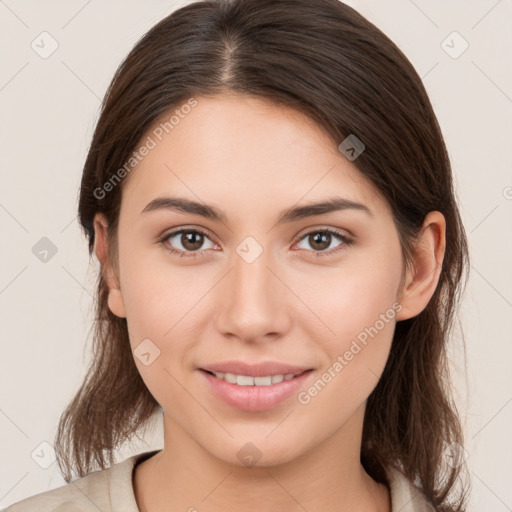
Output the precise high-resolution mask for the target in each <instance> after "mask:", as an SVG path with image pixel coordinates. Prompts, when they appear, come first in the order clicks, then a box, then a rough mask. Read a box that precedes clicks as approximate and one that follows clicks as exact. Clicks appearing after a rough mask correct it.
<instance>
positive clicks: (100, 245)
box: [94, 213, 126, 318]
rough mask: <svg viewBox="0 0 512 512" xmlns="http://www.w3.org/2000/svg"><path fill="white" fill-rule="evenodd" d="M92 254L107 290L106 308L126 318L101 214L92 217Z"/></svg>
mask: <svg viewBox="0 0 512 512" xmlns="http://www.w3.org/2000/svg"><path fill="white" fill-rule="evenodd" d="M94 252H95V254H96V257H97V258H98V261H99V262H100V265H101V271H102V273H103V277H104V279H105V282H106V284H107V287H108V290H109V292H108V307H109V309H110V311H112V313H113V314H114V315H116V316H118V317H120V318H126V312H125V307H124V302H123V296H122V293H121V287H120V284H119V278H118V276H117V275H116V273H115V271H114V269H113V268H112V265H111V262H110V258H109V246H108V223H107V220H106V218H105V216H104V215H103V214H101V213H97V214H96V215H95V216H94Z"/></svg>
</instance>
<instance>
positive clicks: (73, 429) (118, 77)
mask: <svg viewBox="0 0 512 512" xmlns="http://www.w3.org/2000/svg"><path fill="white" fill-rule="evenodd" d="M224 92H235V93H240V94H249V95H253V96H256V97H260V98H264V99H266V100H268V101H270V102H273V103H274V104H276V105H284V106H288V107H292V108H294V109H296V110H298V111H300V112H302V113H305V114H306V115H307V116H309V117H310V118H311V119H312V120H314V121H315V122H316V123H317V124H318V125H319V126H320V127H322V128H323V129H324V130H325V131H326V133H328V134H329V135H330V136H331V137H332V139H333V140H334V141H337V143H338V144H339V143H340V142H341V141H343V140H344V139H345V138H346V137H347V136H349V135H350V134H356V135H357V137H358V138H359V139H361V140H362V141H364V144H365V146H366V150H365V151H364V152H363V153H362V154H361V155H360V156H359V157H358V158H357V161H355V162H354V164H355V165H356V167H357V168H358V170H359V171H360V172H361V173H363V174H364V175H365V176H366V177H367V178H369V179H370V180H371V182H372V183H373V184H374V185H375V187H376V188H377V189H378V190H379V192H380V193H381V194H382V195H383V197H385V199H386V200H387V202H388V203H389V205H390V207H391V209H392V214H393V219H394V222H395V225H396V227H397V231H398V234H399V237H400V245H401V249H402V255H403V258H404V261H405V262H406V264H408V263H410V262H411V261H412V260H411V255H412V248H413V243H414V241H415V239H416V238H415V237H417V235H418V233H419V230H420V228H421V226H422V222H423V220H424V218H425V216H426V214H427V213H428V212H430V211H433V210H437V211H440V212H441V213H442V214H443V215H444V217H445V219H446V249H445V256H444V260H443V263H442V271H441V274H440V278H439V281H438V285H437V288H436V290H435V292H434V294H433V296H432V298H431V300H430V301H429V303H428V305H427V306H426V307H425V309H424V310H423V311H422V312H421V313H420V314H418V315H417V316H415V317H414V318H410V319H408V320H404V321H400V322H398V323H397V325H396V329H395V333H394V338H393V342H392V346H391V352H390V356H389V359H388V361H387V365H386V367H385V369H384V372H383V374H382V377H381V379H380V380H379V382H378V384H377V386H376V388H375V389H374V391H373V392H372V393H371V395H370V396H369V398H368V401H367V407H366V414H365V418H364V426H363V439H362V448H361V462H362V464H363V466H364V467H365V469H366V471H367V472H368V473H369V474H370V476H372V477H373V478H374V479H375V480H377V481H379V482H387V479H386V471H387V469H388V468H391V467H394V468H399V469H400V470H401V471H402V473H403V474H404V475H406V477H407V478H408V479H409V480H410V481H411V482H414V483H417V484H418V485H419V486H420V487H421V488H422V489H423V492H424V494H425V496H426V498H427V499H428V500H429V502H430V503H431V504H432V506H433V507H435V510H445V511H460V510H464V506H465V505H464V500H465V490H464V488H462V489H460V490H458V485H456V484H458V483H460V475H461V474H462V470H463V469H464V468H465V466H464V464H463V463H462V464H450V463H449V460H448V457H446V450H447V449H453V447H462V446H463V439H462V437H463V436H462V427H461V423H460V419H459V416H458V413H457V410H456V407H455V404H454V401H453V399H452V396H451V387H450V381H449V375H448V364H447V355H446V347H447V343H448V341H449V334H450V332H451V328H452V324H453V318H454V314H455V313H456V310H457V306H458V301H459V299H460V294H461V293H462V289H463V287H464V286H465V284H466V280H467V275H466V271H467V269H468V266H469V264H468V263H469V255H468V247H467V239H466V235H465V232H464V228H463V225H462V222H461V218H460V214H459V211H458V207H457V203H456V195H455V191H454V187H453V182H452V171H451V166H450V161H449V157H448V154H447V151H446V147H445V144H444V141H443V137H442V134H441V131H440V128H439V125H438V122H437V119H436V116H435V114H434V111H433V108H432V105H431V103H430V101H429V98H428V96H427V93H426V91H425V88H424V86H423V84H422V82H421V79H420V77H419V76H418V74H417V73H416V71H415V70H414V68H413V66H412V64H411V63H410V62H409V60H408V59H407V58H406V57H405V56H404V54H403V53H402V52H401V51H400V50H399V49H398V48H397V46H396V45H395V44H394V43H393V42H392V41H391V40H390V39H389V38H388V37H387V36H385V35H384V34H383V33H382V32H381V31H380V30H379V29H378V28H377V27H375V26H374V25H373V24H372V23H370V22H369V21H368V20H366V19H365V18H364V17H363V16H361V15H360V14H358V13H357V12H356V11H355V10H353V9H352V8H350V7H348V6H346V5H344V4H343V3H341V2H339V1H338V0H314V1H311V0H211V1H200V2H194V3H191V4H189V5H186V6H185V7H182V8H180V9H179V10H176V11H175V12H173V13H172V14H171V15H169V16H167V17H166V18H164V19H163V20H161V21H160V22H159V23H158V24H156V25H155V26H154V27H153V28H152V29H151V30H149V32H147V33H146V34H145V35H144V36H143V37H142V38H141V39H140V40H139V41H138V42H137V44H136V45H135V47H134V48H133V50H132V51H131V52H130V53H129V55H128V56H127V57H126V59H125V60H124V61H123V63H122V64H121V65H120V67H119V68H118V70H117V71H116V73H115V76H114V78H113V80H112V82H111V84H110V86H109V88H108V90H107V93H106V95H105V98H104V101H103V104H102V109H101V115H100V117H99V120H98V123H97V125H96V129H95V132H94V135H93V139H92V142H91V145H90V149H89V152H88V155H87V158H86V162H85V165H84V169H83V175H82V182H81V188H80V198H79V209H78V210H79V211H78V213H79V220H80V223H81V225H82V228H83V230H84V233H85V235H86V237H87V238H88V242H89V247H88V248H89V255H90V256H92V253H93V249H94V228H93V219H94V216H95V214H96V213H98V212H101V213H103V214H104V215H105V216H106V218H107V220H108V223H109V228H108V237H109V242H110V243H109V247H110V248H111V253H110V254H109V258H110V259H109V261H111V262H112V264H113V265H114V267H115V264H116V261H117V255H116V245H117V243H116V241H117V226H118V218H119V211H120V204H121V193H122V183H120V184H119V185H118V186H116V182H115V180H116V179H117V181H119V177H120V176H124V175H125V174H126V172H125V173H124V174H123V173H120V170H121V169H123V168H124V169H125V171H126V162H127V161H129V159H130V156H131V155H132V154H133V152H134V150H136V148H137V145H138V144H140V141H141V140H142V138H143V137H144V136H145V135H147V133H148V130H149V129H150V128H151V127H152V126H153V123H155V121H156V120H157V119H159V118H161V116H162V115H163V114H166V113H169V112H171V111H172V110H173V109H176V108H178V107H180V105H185V104H187V102H190V98H198V97H200V96H205V95H215V94H222V93H224ZM106 183H110V184H111V186H110V187H108V193H106V190H107V187H106V186H105V184H106ZM107 296H108V289H107V285H106V281H105V279H104V276H103V273H101V272H100V273H99V275H98V281H97V290H96V296H95V298H96V302H95V321H94V326H93V358H92V361H91V362H90V365H89V367H88V371H87V374H86V377H85V379H84V382H83V383H82V385H81V387H80V388H79V390H78V392H77V393H76V395H75V397H74V398H73V399H72V401H71V402H70V404H69V405H68V407H67V408H66V410H65V411H64V412H63V414H62V417H61V419H60V423H59V427H58V432H57V435H56V442H55V448H56V453H57V458H58V463H59V466H60V468H61V471H62V473H63V475H64V478H65V479H66V481H68V482H69V481H71V479H72V471H75V472H76V474H77V475H78V476H79V477H81V476H84V475H85V474H87V473H88V472H90V471H91V470H93V469H98V468H100V469H105V468H106V467H108V466H110V465H111V464H112V463H113V461H114V457H113V453H114V450H116V449H118V448H119V447H121V446H122V445H123V444H124V443H125V442H126V441H128V440H130V439H131V438H132V436H133V435H134V434H136V433H137V432H140V429H141V428H143V427H145V426H146V425H147V423H148V420H149V419H150V418H151V416H152V415H153V414H154V413H156V412H158V409H159V407H160V406H159V404H158V403H157V402H156V400H155V399H154V398H153V396H152V395H151V393H150V392H149V390H148V389H147V388H146V386H145V384H144V382H143V380H142V378H141V377H140V375H139V372H138V370H137V367H136V365H135V363H134V360H133V356H132V353H131V349H130V343H129V338H128V330H127V324H126V319H124V318H118V317H116V316H115V315H113V314H112V313H111V312H110V310H109V308H108V305H107Z"/></svg>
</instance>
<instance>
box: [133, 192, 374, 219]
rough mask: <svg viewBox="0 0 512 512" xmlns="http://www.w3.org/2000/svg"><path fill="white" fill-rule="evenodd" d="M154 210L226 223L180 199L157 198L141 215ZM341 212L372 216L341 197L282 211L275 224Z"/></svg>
mask: <svg viewBox="0 0 512 512" xmlns="http://www.w3.org/2000/svg"><path fill="white" fill-rule="evenodd" d="M156 210H172V211H178V212H182V213H191V214H194V215H200V216H202V217H205V218H207V219H212V220H215V221H219V222H222V223H226V221H227V219H226V216H225V215H224V213H223V212H222V211H221V210H219V209H218V208H216V207H215V206H212V205H208V204H205V203H199V202H197V201H192V200H190V199H185V198H182V197H157V198H156V199H153V200H152V201H150V202H149V203H148V204H147V205H146V207H145V208H144V209H143V210H142V212H141V214H143V213H146V212H152V211H156ZM341 210H357V211H361V212H364V213H366V214H368V215H369V216H373V214H372V212H371V210H370V209H369V208H368V207H367V206H366V205H364V204H362V203H357V202H355V201H351V200H350V199H345V198H343V197H331V198H328V199H326V200H324V201H322V202H319V203H311V204H306V205H303V206H295V207H292V208H289V209H287V210H284V211H283V212H282V213H281V214H280V216H279V219H278V221H277V223H278V224H282V223H288V222H293V221H297V220H300V219H305V218H307V217H313V216H315V215H322V214H325V213H331V212H336V211H341Z"/></svg>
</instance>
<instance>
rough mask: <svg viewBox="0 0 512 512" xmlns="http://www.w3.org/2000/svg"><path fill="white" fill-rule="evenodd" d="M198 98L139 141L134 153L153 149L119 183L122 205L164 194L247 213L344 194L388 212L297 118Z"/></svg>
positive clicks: (316, 131)
mask: <svg viewBox="0 0 512 512" xmlns="http://www.w3.org/2000/svg"><path fill="white" fill-rule="evenodd" d="M195 100H196V102H197V103H196V105H195V106H194V107H193V108H190V109H183V110H180V107H179V106H177V107H175V108H173V109H171V111H170V112H167V113H166V114H165V115H163V116H161V117H160V118H159V119H158V120H157V121H156V122H155V123H154V124H153V126H152V127H151V128H150V129H149V130H148V131H147V133H146V134H145V135H144V136H143V137H142V138H141V142H140V144H139V147H140V146H141V144H144V143H149V144H147V145H150V146H151V149H150V150H149V151H147V152H146V153H147V154H146V156H144V157H143V158H141V159H140V162H139V163H138V164H137V165H136V167H135V168H134V170H133V171H132V173H131V175H130V176H129V179H128V180H127V182H126V183H124V184H123V202H126V201H128V202H130V203H132V204H135V206H136V207H139V206H141V207H142V208H143V207H144V205H145V204H147V203H148V202H149V201H150V200H152V199H154V198H155V197H156V196H157V195H160V196H162V195H165V194H166V193H167V194H169V195H178V194H179V195H181V196H187V197H190V198H194V199H195V200H199V201H201V200H204V201H206V202H209V203H211V202H214V203H218V204H219V205H222V204H225V203H229V204H231V205H232V206H233V207H236V208H241V209H242V210H245V212H249V211H250V210H251V209H252V208H255V209H258V210H259V211H261V208H271V209H275V206H274V205H276V204H277V203H279V205H280V208H281V206H282V205H290V204H294V203H297V202H299V201H301V200H303V201H304V202H310V201H313V200H317V199H324V198H325V197H326V196H327V195H330V196H332V195H341V196H343V197H346V198H347V199H350V200H353V201H358V202H364V203H365V204H368V205H373V206H374V209H379V208H386V205H385V204H383V199H382V198H381V197H378V196H379V194H378V191H377V190H376V189H375V187H374V186H373V185H372V184H371V182H370V181H369V180H367V179H366V178H365V176H364V175H363V174H362V173H361V172H360V171H359V170H358V169H357V168H356V167H355V165H354V164H353V163H351V162H349V161H348V160H347V159H346V158H345V157H344V156H343V155H341V153H340V152H339V150H338V144H337V143H336V142H335V141H334V140H332V138H331V137H330V136H329V134H327V133H326V132H325V131H324V130H323V129H322V128H321V127H320V126H319V125H318V124H316V123H315V122H314V121H312V120H311V119H310V118H308V117H307V116H305V115H304V114H302V113H301V112H298V111H296V110H293V109H291V108H289V107H284V106H281V105H276V104H274V103H270V102H269V101H266V100H264V99H262V98H257V97H254V96H247V95H218V96H213V97H203V96H198V97H196V98H195ZM176 110H178V111H179V112H177V113H176ZM185 112H187V113H185ZM173 113H176V114H178V115H174V116H173ZM171 117H173V119H171ZM220 207H221V208H222V206H220ZM139 211H140V210H139Z"/></svg>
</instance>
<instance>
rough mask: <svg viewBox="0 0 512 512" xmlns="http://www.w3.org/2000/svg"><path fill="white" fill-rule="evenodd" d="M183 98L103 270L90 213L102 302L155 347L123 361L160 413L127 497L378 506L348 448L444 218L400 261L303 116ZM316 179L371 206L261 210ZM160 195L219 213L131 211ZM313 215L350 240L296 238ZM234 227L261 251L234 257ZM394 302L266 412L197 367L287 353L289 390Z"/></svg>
mask: <svg viewBox="0 0 512 512" xmlns="http://www.w3.org/2000/svg"><path fill="white" fill-rule="evenodd" d="M196 99H197V100H198V105H197V106H196V107H195V108H194V109H193V110H192V111H191V113H190V114H188V115H187V116H185V117H184V119H181V120H180V123H179V125H177V126H176V127H175V128H174V129H173V130H172V132H170V133H169V134H168V135H167V136H166V137H165V138H164V139H163V140H162V141H161V142H159V143H158V145H157V146H156V147H155V148H154V149H152V150H151V151H150V152H149V154H148V155H147V156H146V157H145V158H144V159H143V160H142V161H141V162H140V163H139V164H138V165H137V167H136V168H135V170H134V171H132V173H131V174H130V175H129V177H128V178H127V179H126V181H125V182H124V183H123V193H122V203H121V211H120V218H119V231H118V260H116V261H115V263H114V265H113V266H111V265H109V263H108V261H109V260H108V258H107V255H108V251H109V247H108V241H107V236H106V234H107V223H106V220H105V218H104V217H103V216H102V215H101V214H98V215H97V216H96V218H95V230H96V242H95V251H96V255H97V257H98V259H99V261H100V263H101V265H102V267H103V269H104V272H105V275H106V278H107V282H108V285H109V290H110V293H109V308H110V309H111V311H112V312H113V313H114V314H115V315H117V316H119V317H125V318H126V319H127V324H128V330H129V335H130V343H131V346H132V349H135V348H136V347H137V346H138V345H139V344H140V343H141V342H142V340H144V339H147V338H149V339H150V340H151V341H152V342H153V343H154V344H155V345H156V346H157V347H158V348H159V350H160V356H159V357H157V358H156V359H155V360H154V361H153V362H152V363H151V364H150V365H148V366H145V365H144V364H142V363H141V361H139V359H138V358H137V357H135V358H134V360H135V363H136V364H137V368H138V370H139V372H140V374H141V376H142V378H143V380H144V382H145V383H146V385H147V387H148V389H149V390H150V392H151V393H152V394H153V396H154V397H155V399H156V400H157V401H158V402H159V403H160V405H161V406H162V408H163V410H164V449H163V451H162V452H160V453H159V454H157V455H155V456H153V457H151V458H150V459H148V460H146V461H144V462H143V463H141V464H140V465H138V466H137V467H136V471H135V475H134V489H135V496H136V499H137V502H138V505H139V508H140V509H141V511H145V512H160V511H164V510H165V511H168V510H183V511H186V510H194V509H193V508H192V507H195V509H196V510H199V511H201V512H208V511H218V510H223V511H227V512H229V511H232V510H233V511H234V510H237V511H239V510H245V511H253V510H254V511H258V512H267V511H268V512H270V511H272V512H274V511H275V510H280V511H285V512H292V511H301V512H302V511H303V510H307V511H309V512H316V511H332V512H334V511H339V510H340V509H341V508H340V507H342V509H343V510H351V511H355V512H357V511H365V512H368V511H382V512H384V511H389V510H391V502H390V494H389V490H388V488H387V487H386V486H384V485H382V484H378V483H377V482H375V481H374V480H373V479H372V478H371V477H370V476H369V475H368V474H367V473H366V472H365V470H364V468H363V467H362V465H361V463H360V459H359V454H360V449H361V437H362V428H363V417H364V411H365V406H366V400H367V398H368V396H369V395H370V393H371V392H372V390H373V389H374V388H375V386H376V384H377V382H378V378H379V377H380V375H381V373H382V371H383V369H384V366H385V364H386V361H387V358H388V355H389V351H390V347H391V341H392V337H393V332H394V327H395V323H396V321H399V320H404V319H407V318H411V317H413V316H416V315H417V314H419V313H420V312H421V311H422V310H423V309H424V308H425V306H426V305H427V303H428V301H429V300H430V298H431V296H432V294H433V293H434V291H435V288H436V284H437V281H438V279H439V274H440V269H441V263H442V259H443V256H444V250H445V220H444V217H443V215H442V214H441V213H439V212H430V213H429V214H428V215H427V217H426V219H425V222H424V226H423V229H422V235H421V237H420V239H419V241H418V243H417V246H416V249H415V251H414V263H415V265H414V266H411V267H409V266H406V265H405V264H404V262H403V261H402V256H401V251H400V244H399V238H398V233H397V230H396V226H395V224H394V222H393V218H392V214H391V210H390V209H389V206H388V204H387V202H386V201H385V200H384V199H383V198H382V197H381V196H380V194H379V192H378V190H377V189H376V188H375V187H374V186H373V185H372V184H371V183H370V182H369V181H368V180H367V179H366V178H365V177H364V176H363V175H362V174H361V173H360V172H359V171H358V170H357V168H356V167H355V165H354V164H353V163H351V162H350V161H349V160H347V159H346V158H345V157H344V156H343V155H341V153H340V152H339V151H338V149H337V145H338V144H337V143H336V142H335V141H333V140H332V139H331V138H330V137H329V136H328V135H327V134H326V133H325V132H324V131H323V130H322V129H321V128H320V127H318V126H317V125H316V124H315V123H314V122H313V121H311V120H310V119H309V118H307V117H305V116H304V115H302V114H300V113H298V112H296V111H294V110H291V109H289V108H286V107H282V106H276V105H272V104H270V103H268V102H267V101H265V100H262V99H258V98H255V97H250V96H235V95H231V94H229V95H228V94H225V95H218V96H213V97H197V98H196ZM167 117H168V116H167ZM149 133H150V132H149ZM146 135H147V134H146ZM143 139H145V137H143V138H142V139H141V140H143ZM333 191H334V192H336V195H340V196H342V197H344V198H348V199H351V200H353V201H357V202H360V203H363V204H364V205H366V206H367V207H368V208H369V209H370V211H371V212H372V215H368V214H366V213H364V212H362V211H357V210H343V211H337V212H330V213H327V214H322V215H316V216H314V217H309V218H306V219H301V220H297V221H294V222H291V223H287V224H282V225H279V224H276V222H277V218H278V216H279V214H280V212H281V211H282V210H284V209H286V208H289V207H292V206H296V205H303V204H306V203H311V202H317V201H320V200H323V199H326V198H328V197H331V196H333V195H334V194H333ZM166 195H168V196H171V195H173V196H180V197H186V198H189V199H192V200H199V201H201V202H205V203H208V204H213V205H215V206H216V207H217V208H219V209H220V210H222V211H223V212H224V214H225V215H226V217H227V221H226V223H222V222H218V221H215V220H212V219H206V218H204V217H202V216H199V215H196V214H188V213H181V212H176V211H170V210H158V211H152V212H146V213H141V212H142V210H143V209H144V208H145V206H146V205H147V204H148V203H149V202H150V201H151V200H153V199H155V198H156V197H161V196H166ZM181 227H185V228H190V229H193V228H196V229H197V228H201V229H203V230H206V231H207V233H208V237H205V238H204V241H203V245H201V242H200V241H199V242H195V243H196V246H195V247H198V248H199V249H196V250H195V251H194V249H193V248H192V249H189V252H188V254H190V253H194V252H195V253H196V254H197V256H196V257H195V258H194V257H180V256H177V255H173V254H171V253H169V252H168V250H167V249H168V248H169V247H173V248H175V249H176V250H180V249H181V250H182V251H185V250H186V248H187V247H190V246H186V245H185V244H186V239H184V238H183V237H181V235H178V236H174V237H172V238H170V239H169V240H167V242H162V243H160V242H159V240H160V238H161V237H163V236H164V235H165V234H168V233H170V232H171V230H174V229H176V228H181ZM325 228H334V229H337V230H339V231H341V232H342V233H343V234H345V235H347V236H351V237H352V240H353V243H352V244H350V245H345V246H344V248H343V250H341V251H339V252H336V253H334V252H333V251H334V250H335V249H336V248H339V247H340V246H341V245H343V244H344V242H343V241H341V240H340V239H338V238H337V237H336V236H332V237H331V238H330V242H329V240H328V241H327V242H326V244H325V245H324V246H323V247H325V248H322V246H321V245H320V244H318V242H317V244H316V245H315V240H312V239H311V237H308V236H305V235H307V234H310V233H312V234H315V233H318V231H320V232H322V229H325ZM247 236H251V237H253V238H254V239H255V240H256V241H257V242H258V244H259V245H260V246H261V247H262V248H263V253H262V254H261V255H260V256H259V257H258V258H257V259H256V260H255V261H254V262H252V263H247V262H246V261H245V260H244V259H243V258H242V257H240V256H239V254H238V253H237V252H236V249H237V247H238V246H239V245H240V243H241V242H242V241H243V240H244V239H245V238H246V237H247ZM183 242H185V244H183ZM182 244H183V245H182ZM321 252H323V253H324V256H322V257H316V256H315V254H317V253H321ZM328 252H330V253H331V254H330V255H328V254H326V253H328ZM397 302H398V303H399V304H400V306H401V309H400V311H399V312H398V313H397V314H396V316H395V318H393V319H392V320H391V321H389V322H388V323H385V326H384V327H383V328H382V329H381V330H380V331H379V332H378V334H377V335H376V336H374V337H373V338H370V340H369V342H368V344H367V345H366V346H365V347H364V348H363V349H362V350H361V351H360V352H359V353H358V354H357V355H356V356H354V358H353V359H352V360H351V361H350V362H349V363H348V364H347V365H346V366H345V367H344V368H343V370H342V371H341V372H339V373H337V374H336V377H335V378H333V379H332V380H331V382H329V383H328V384H327V385H326V386H325V388H324V389H323V390H322V391H321V392H319V393H318V394H317V395H316V396H315V397H313V398H312V399H311V401H310V402H309V403H308V404H307V405H303V404H301V403H299V402H298V400H297V397H296V396H295V395H294V396H292V397H291V398H290V399H288V400H286V401H285V402H282V403H280V404H279V405H278V406H276V407H274V408H272V409H270V410H267V411H263V412H257V413H251V412H246V411H240V410H237V409H234V408H232V407H230V406H228V405H227V404H225V403H223V402H221V401H220V400H218V399H217V398H215V397H214V396H213V395H212V393H211V391H210V390H209V387H208V386H207V385H206V384H205V380H204V378H203V376H202V375H201V374H200V373H199V371H198V370H197V367H198V366H201V365H206V364H207V363H213V362H220V361H225V360H233V359H234V360H244V361H250V362H260V361H268V360H276V361H281V362H287V363H290V364H298V365H304V366H307V367H311V368H314V371H313V372H312V374H311V375H310V376H309V378H308V381H307V383H306V384H305V385H304V386H303V389H306V390H307V388H308V387H310V386H311V385H312V384H313V383H314V382H315V381H317V380H318V379H319V377H320V376H321V375H322V374H323V373H324V372H325V371H326V370H327V369H328V368H329V367H332V365H333V363H334V362H335V361H336V358H337V357H338V355H340V354H344V353H345V352H346V350H348V349H349V348H350V345H351V343H352V341H353V340H354V339H356V337H357V335H358V334H359V333H361V331H363V330H364V328H365V327H369V326H373V325H375V323H376V320H378V319H379V315H380V314H381V313H385V312H386V310H388V309H389V308H391V307H392V305H393V304H394V303H397ZM248 442H251V443H253V444H254V445H256V447H257V448H258V450H259V451H260V452H261V458H260V460H259V461H258V462H257V464H256V465H255V466H253V467H246V466H245V465H244V464H243V463H242V462H241V461H240V460H239V458H238V457H237V453H238V452H239V450H240V449H241V448H242V447H244V445H245V444H246V443H248ZM312 484H313V485H312ZM203 500H204V501H203Z"/></svg>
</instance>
